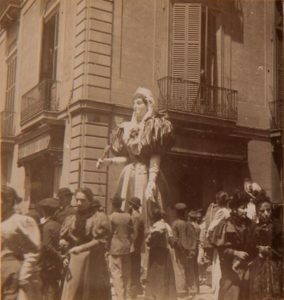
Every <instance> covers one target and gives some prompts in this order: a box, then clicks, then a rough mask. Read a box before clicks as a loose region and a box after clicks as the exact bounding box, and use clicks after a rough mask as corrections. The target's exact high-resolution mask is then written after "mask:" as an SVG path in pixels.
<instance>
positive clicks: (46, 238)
mask: <svg viewBox="0 0 284 300" xmlns="http://www.w3.org/2000/svg"><path fill="white" fill-rule="evenodd" d="M60 227H61V226H60V224H59V223H58V222H56V221H54V220H53V219H48V220H47V221H46V222H45V223H44V224H42V225H41V232H42V248H41V258H40V262H41V269H42V274H43V275H47V273H49V274H50V273H52V274H54V276H56V275H58V274H60V268H61V256H60V251H59V239H60ZM57 273H58V274H57Z"/></svg>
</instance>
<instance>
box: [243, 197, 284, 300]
mask: <svg viewBox="0 0 284 300" xmlns="http://www.w3.org/2000/svg"><path fill="white" fill-rule="evenodd" d="M261 198H262V199H258V200H259V201H258V202H257V205H256V212H257V216H258V220H259V222H258V223H257V224H255V225H254V226H253V229H252V235H251V238H250V242H251V247H252V248H253V253H254V254H255V258H254V260H253V262H252V264H251V266H250V286H249V296H250V297H249V300H264V299H273V300H278V299H283V282H282V280H283V258H282V257H283V236H282V226H283V225H282V224H281V223H280V222H279V223H280V224H277V222H275V221H274V222H272V209H271V202H270V200H269V198H268V197H267V196H265V195H262V196H261Z"/></svg>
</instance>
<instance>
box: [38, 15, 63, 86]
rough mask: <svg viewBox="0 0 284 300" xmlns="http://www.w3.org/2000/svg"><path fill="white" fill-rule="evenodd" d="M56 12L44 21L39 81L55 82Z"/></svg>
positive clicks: (56, 53)
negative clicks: (48, 80)
mask: <svg viewBox="0 0 284 300" xmlns="http://www.w3.org/2000/svg"><path fill="white" fill-rule="evenodd" d="M58 18H59V14H58V11H57V12H56V13H54V14H53V15H52V16H50V17H49V18H47V19H46V20H45V21H44V27H43V36H42V56H41V74H40V77H41V78H40V79H41V81H42V80H45V79H50V80H56V75H57V56H58Z"/></svg>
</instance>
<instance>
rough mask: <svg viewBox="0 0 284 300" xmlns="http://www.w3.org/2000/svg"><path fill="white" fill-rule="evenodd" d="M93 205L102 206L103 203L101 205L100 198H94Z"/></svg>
mask: <svg viewBox="0 0 284 300" xmlns="http://www.w3.org/2000/svg"><path fill="white" fill-rule="evenodd" d="M92 206H93V207H101V206H102V205H101V202H100V200H98V199H94V200H93V202H92Z"/></svg>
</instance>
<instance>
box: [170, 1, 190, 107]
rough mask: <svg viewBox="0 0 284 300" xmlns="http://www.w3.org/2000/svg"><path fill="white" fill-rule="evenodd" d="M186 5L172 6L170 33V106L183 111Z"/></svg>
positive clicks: (184, 95)
mask: <svg viewBox="0 0 284 300" xmlns="http://www.w3.org/2000/svg"><path fill="white" fill-rule="evenodd" d="M186 10H187V5H186V4H185V3H176V4H174V6H173V33H172V43H173V44H172V57H171V58H172V61H171V70H172V74H171V75H172V77H173V82H172V86H171V87H172V90H171V100H172V101H173V103H171V106H173V107H175V108H176V109H182V110H183V109H184V99H185V97H186V86H185V84H184V83H183V82H182V79H186V64H187V61H186V44H187V35H186V27H187V26H186V24H187V15H186Z"/></svg>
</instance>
